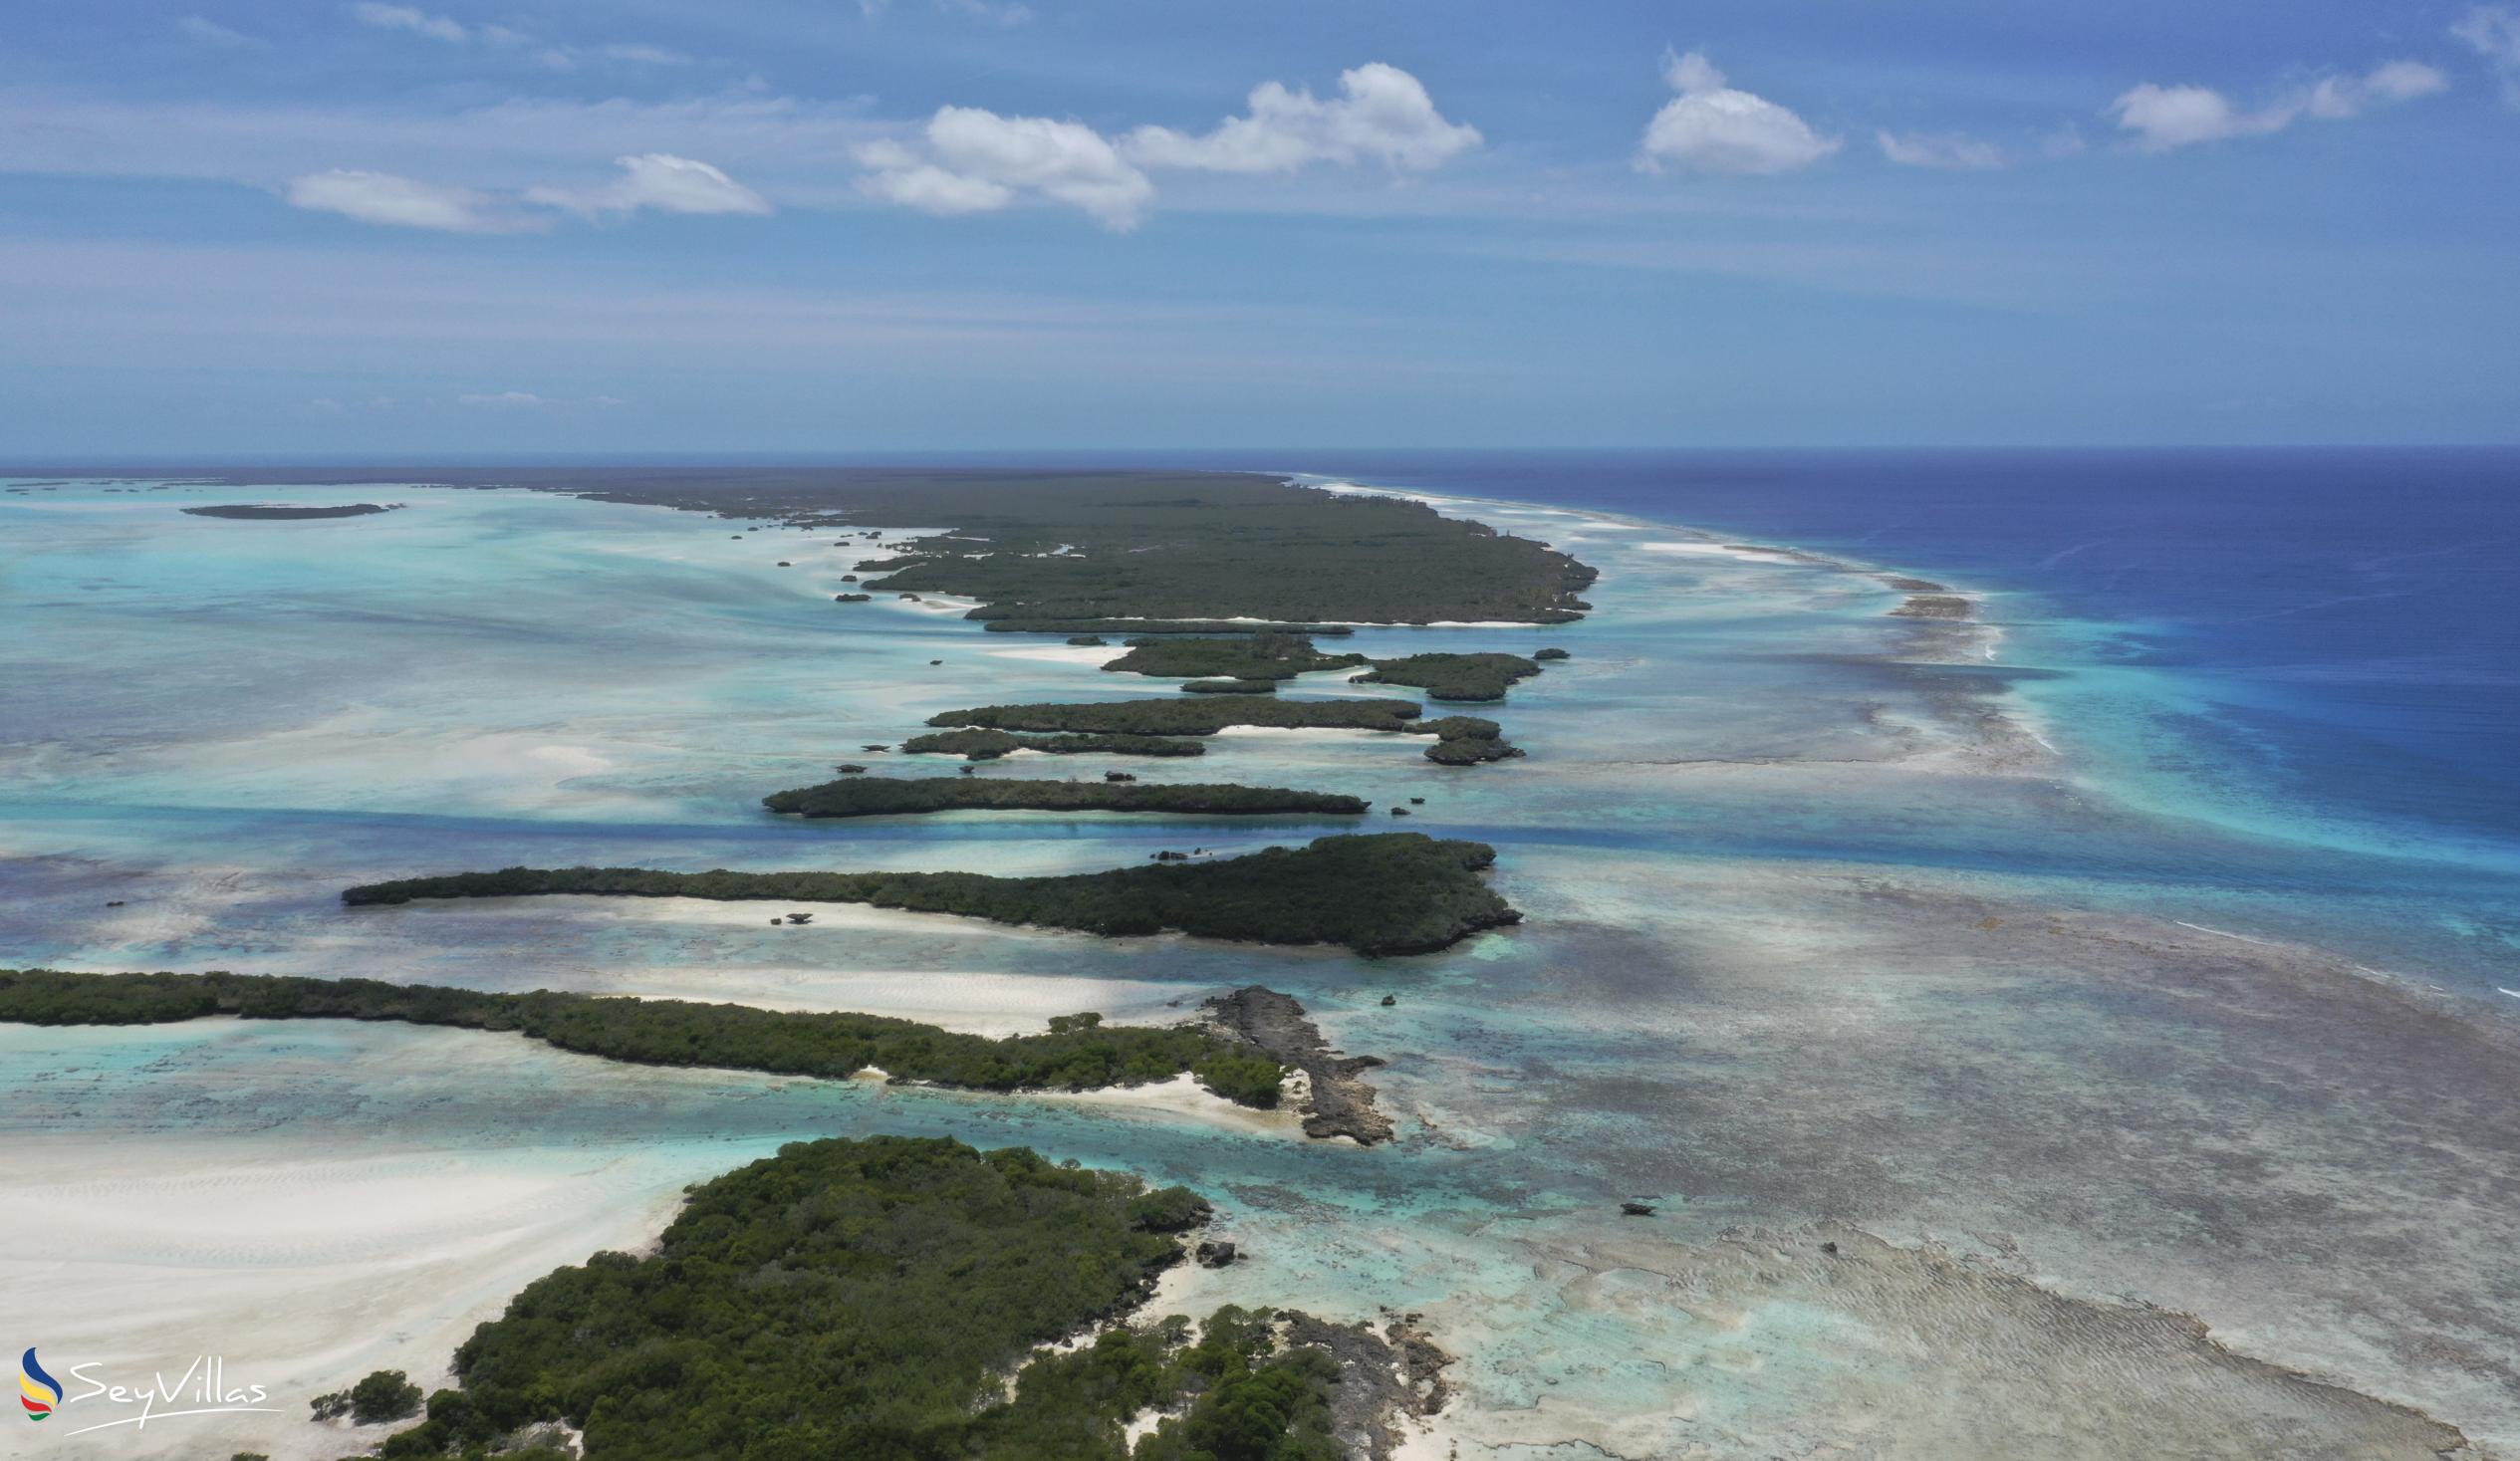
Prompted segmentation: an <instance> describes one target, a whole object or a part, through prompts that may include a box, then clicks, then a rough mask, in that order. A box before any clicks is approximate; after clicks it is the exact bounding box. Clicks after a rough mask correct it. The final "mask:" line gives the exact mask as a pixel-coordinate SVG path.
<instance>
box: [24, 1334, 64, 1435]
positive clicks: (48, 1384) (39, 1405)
mask: <svg viewBox="0 0 2520 1461" xmlns="http://www.w3.org/2000/svg"><path fill="white" fill-rule="evenodd" d="M18 1368H19V1370H20V1371H21V1373H20V1374H19V1375H18V1403H19V1404H21V1405H23V1406H25V1407H26V1418H27V1419H29V1420H42V1419H43V1418H44V1417H45V1416H47V1415H50V1414H52V1413H53V1407H54V1406H56V1405H58V1404H60V1403H61V1381H60V1380H57V1379H55V1378H53V1377H52V1376H51V1375H49V1374H47V1373H45V1372H44V1366H43V1365H41V1364H38V1363H36V1362H35V1350H34V1349H33V1347H31V1346H30V1347H29V1348H28V1349H27V1351H26V1357H25V1358H24V1359H22V1360H19V1361H18Z"/></svg>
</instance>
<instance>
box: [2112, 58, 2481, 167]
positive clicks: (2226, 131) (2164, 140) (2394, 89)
mask: <svg viewBox="0 0 2520 1461" xmlns="http://www.w3.org/2000/svg"><path fill="white" fill-rule="evenodd" d="M2449 85H2450V79H2449V78H2448V77H2446V76H2444V75H2442V74H2441V72H2440V71H2439V70H2437V69H2435V68H2433V67H2430V66H2427V65H2425V64H2423V63H2422V62H2420V61H2388V62H2383V63H2382V64H2380V65H2379V66H2376V67H2374V68H2372V69H2371V70H2370V71H2369V72H2366V73H2365V74H2363V75H2361V76H2331V77H2324V78H2322V79H2321V80H2319V81H2318V82H2315V83H2313V84H2312V85H2310V86H2307V87H2302V88H2299V89H2298V90H2295V91H2293V92H2290V93H2287V94H2286V95H2284V96H2282V97H2280V98H2278V99H2276V100H2275V101H2273V102H2271V103H2269V104H2267V105H2266V106H2264V107H2259V108H2255V109H2249V108H2243V107H2241V106H2240V105H2239V104H2237V103H2235V102H2233V101H2232V100H2231V99H2230V98H2229V97H2227V96H2225V95H2224V94H2222V93H2221V92H2218V91H2215V90H2213V89H2212V88H2210V87H2196V86H2173V87H2164V86H2157V85H2154V84H2153V83H2150V82H2146V83H2144V84H2143V85H2142V86H2139V87H2135V88H2133V89H2131V90H2129V91H2127V92H2125V93H2123V94H2122V95H2120V96H2119V98H2118V99H2117V100H2116V101H2114V102H2112V103H2110V104H2109V106H2108V108H2107V109H2106V110H2105V111H2104V112H2103V113H2102V115H2103V116H2105V117H2108V118H2110V119H2112V120H2114V121H2115V122H2117V123H2118V125H2119V127H2120V128H2121V129H2123V130H2125V131H2128V132H2132V133H2134V134H2135V141H2136V145H2137V146H2138V147H2140V148H2142V150H2144V151H2147V152H2166V151H2169V150H2171V149H2173V148H2176V147H2186V146H2193V145H2195V144H2197V143H2199V142H2217V141H2224V140H2228V139H2230V138H2233V137H2251V136H2265V135H2268V134H2270V133H2273V132H2279V131H2282V130H2283V129H2284V128H2286V127H2288V126H2291V125H2292V124H2293V123H2294V122H2299V121H2301V120H2302V119H2304V118H2314V119H2318V120H2321V121H2328V122H2334V121H2340V120H2342V119H2345V118H2349V117H2359V116H2361V115H2362V114H2363V113H2365V112H2367V111H2369V110H2371V109H2372V108H2374V107H2379V106H2387V105H2391V104H2394V103H2398V102H2410V101H2413V100H2414V99H2416V98H2418V97H2428V96H2431V95H2432V94H2434V93H2436V92H2440V91H2444V90H2446V89H2447V88H2448V87H2449Z"/></svg>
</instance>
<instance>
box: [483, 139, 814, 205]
mask: <svg viewBox="0 0 2520 1461" xmlns="http://www.w3.org/2000/svg"><path fill="white" fill-rule="evenodd" d="M613 160H614V162H615V164H616V165H618V166H619V167H620V168H621V169H622V175H621V176H620V177H617V178H615V179H614V180H613V181H611V182H608V183H605V184H603V185H601V186H598V187H587V188H561V187H537V188H528V189H527V190H526V192H525V200H526V201H527V202H529V203H540V204H543V205H544V206H546V207H553V208H567V209H569V210H571V211H573V212H578V213H632V212H636V211H637V210H638V209H641V208H653V209H655V210H657V211H658V212H661V213H752V214H766V213H768V212H770V211H771V209H770V202H769V200H768V199H766V198H764V197H763V196H762V195H761V194H759V193H757V192H754V191H753V190H752V189H751V188H748V187H746V186H744V185H743V184H742V183H740V182H737V181H736V180H735V179H733V178H731V177H728V176H727V175H726V174H725V173H723V172H721V171H719V170H718V169H717V168H715V167H712V166H710V165H709V164H708V163H706V162H700V161H695V160H693V159H692V158H689V157H677V156H674V155H673V154H672V153H670V152H642V153H639V154H637V155H635V156H630V157H616V158H614V159H613Z"/></svg>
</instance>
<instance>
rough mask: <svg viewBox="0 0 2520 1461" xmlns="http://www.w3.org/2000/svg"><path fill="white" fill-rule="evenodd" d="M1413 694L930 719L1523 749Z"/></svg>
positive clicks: (1000, 708) (1480, 750) (1151, 703)
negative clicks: (1351, 734) (1425, 738)
mask: <svg viewBox="0 0 2520 1461" xmlns="http://www.w3.org/2000/svg"><path fill="white" fill-rule="evenodd" d="M1424 716H1425V709H1424V707H1423V706H1420V705H1418V704H1416V703H1415V702H1414V701H1409V700H1281V699H1279V698H1278V697H1277V696H1275V695H1237V694H1230V693H1219V694H1203V695H1185V696H1182V697H1181V698H1179V699H1164V700H1100V701H1085V702H1081V703H1075V704H1042V705H975V706H972V707H970V708H968V709H964V710H947V711H943V712H941V713H939V714H936V715H931V716H929V717H928V718H927V723H928V724H929V725H954V726H979V727H984V728H988V729H992V730H1007V731H1036V732H1040V731H1073V732H1086V733H1090V734H1122V735H1149V736H1212V735H1215V734H1216V733H1217V732H1219V731H1221V730H1224V729H1225V728H1226V727H1228V726H1236V725H1257V726H1272V727H1276V728H1279V729H1284V730H1371V731H1389V732H1392V733H1394V734H1401V735H1430V736H1433V737H1434V738H1435V744H1434V745H1432V746H1429V747H1427V748H1426V759H1427V760H1429V761H1433V762H1435V763H1437V764H1439V765H1444V766H1469V765H1475V764H1477V763H1479V762H1482V761H1504V760H1508V759H1510V758H1512V757H1516V756H1520V755H1521V754H1522V752H1521V751H1520V750H1519V749H1517V748H1516V747H1515V746H1514V745H1513V744H1512V743H1510V742H1508V741H1507V740H1505V739H1504V728H1503V727H1501V726H1499V725H1498V724H1497V723H1496V722H1495V721H1492V720H1488V719H1485V718H1483V717H1480V716H1476V715H1446V716H1440V717H1437V718H1435V719H1432V720H1428V719H1425V718H1423V717H1424Z"/></svg>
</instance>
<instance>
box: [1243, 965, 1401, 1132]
mask: <svg viewBox="0 0 2520 1461" xmlns="http://www.w3.org/2000/svg"><path fill="white" fill-rule="evenodd" d="M1206 1009H1207V1015H1208V1019H1209V1020H1210V1021H1211V1022H1212V1023H1214V1024H1215V1025H1216V1026H1217V1027H1218V1028H1220V1029H1222V1030H1224V1031H1226V1032H1227V1033H1228V1034H1232V1035H1238V1036H1240V1037H1241V1038H1242V1039H1244V1040H1246V1041H1248V1042H1250V1043H1251V1044H1252V1045H1253V1046H1255V1047H1257V1048H1258V1049H1259V1051H1260V1053H1261V1054H1263V1055H1265V1056H1267V1057H1268V1058H1269V1059H1271V1060H1273V1061H1276V1062H1277V1063H1278V1064H1279V1065H1281V1066H1287V1067H1290V1068H1292V1069H1294V1070H1298V1071H1302V1072H1303V1073H1304V1075H1305V1078H1306V1080H1307V1081H1308V1082H1309V1083H1310V1085H1311V1087H1312V1094H1311V1097H1310V1099H1308V1100H1307V1101H1306V1103H1305V1106H1306V1108H1305V1110H1304V1113H1303V1114H1304V1134H1305V1135H1307V1136H1321V1137H1328V1136H1346V1137H1348V1138H1350V1139H1351V1140H1354V1141H1355V1142H1357V1143H1358V1144H1359V1145H1362V1146H1372V1145H1373V1144H1374V1143H1376V1142H1378V1141H1388V1140H1390V1139H1391V1120H1390V1117H1388V1116H1386V1115H1384V1114H1383V1113H1382V1112H1381V1111H1379V1110H1377V1109H1375V1106H1374V1088H1373V1087H1371V1086H1368V1085H1367V1084H1365V1083H1364V1082H1363V1081H1360V1080H1358V1079H1357V1077H1358V1075H1359V1074H1360V1073H1362V1072H1365V1071H1370V1070H1373V1069H1374V1068H1375V1067H1377V1066H1379V1065H1382V1064H1384V1062H1382V1061H1381V1060H1379V1059H1377V1058H1375V1057H1373V1056H1342V1055H1338V1054H1335V1053H1333V1052H1332V1050H1331V1049H1330V1047H1329V1045H1328V1044H1327V1043H1326V1042H1324V1041H1323V1039H1322V1035H1321V1029H1320V1027H1319V1026H1317V1025H1315V1024H1314V1023H1313V1022H1312V1021H1311V1020H1309V1019H1307V1018H1305V1015H1304V1007H1303V1005H1301V1004H1299V1003H1297V1002H1296V1000H1295V997H1294V996H1292V995H1285V994H1280V993H1278V992H1277V991H1276V990H1274V989H1269V988H1266V987H1264V986H1261V985H1257V984H1252V985H1246V986H1244V987H1243V988H1241V989H1237V990H1235V991H1234V992H1233V993H1231V994H1220V995H1218V996H1216V997H1215V998H1214V999H1211V1000H1209V1001H1208V1002H1207V1005H1206Z"/></svg>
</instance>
